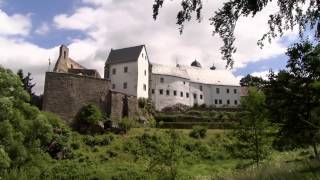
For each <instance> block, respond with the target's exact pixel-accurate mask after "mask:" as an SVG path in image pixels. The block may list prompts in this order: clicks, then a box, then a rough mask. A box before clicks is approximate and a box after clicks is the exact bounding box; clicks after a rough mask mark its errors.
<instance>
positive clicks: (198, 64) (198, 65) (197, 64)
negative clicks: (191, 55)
mask: <svg viewBox="0 0 320 180" xmlns="http://www.w3.org/2000/svg"><path fill="white" fill-rule="evenodd" d="M191 66H193V67H198V68H201V67H202V66H201V64H200V63H199V62H198V61H197V60H194V61H193V62H192V63H191Z"/></svg>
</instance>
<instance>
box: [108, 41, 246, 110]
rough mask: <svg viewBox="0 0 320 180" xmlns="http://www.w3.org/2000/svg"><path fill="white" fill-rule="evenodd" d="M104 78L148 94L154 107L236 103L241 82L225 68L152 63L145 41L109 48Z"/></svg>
mask: <svg viewBox="0 0 320 180" xmlns="http://www.w3.org/2000/svg"><path fill="white" fill-rule="evenodd" d="M104 78H105V79H109V80H110V81H111V86H112V90H114V91H118V92H122V93H125V94H128V95H133V96H137V97H138V98H150V99H151V100H152V102H153V103H154V105H155V107H156V109H157V110H161V109H163V108H164V107H167V106H172V105H175V104H177V103H181V104H185V105H188V106H193V105H195V104H198V105H202V104H206V105H208V106H216V107H237V106H239V103H240V91H241V89H240V86H239V81H238V80H237V79H236V77H235V76H234V75H233V74H232V73H231V72H230V71H228V70H210V69H205V68H202V67H201V65H200V63H199V62H197V61H194V62H192V64H191V66H185V65H177V66H176V67H170V66H165V65H160V64H154V63H151V62H150V60H149V56H148V53H147V50H146V47H145V46H144V45H141V46H135V47H129V48H123V49H111V52H110V54H109V56H108V59H107V61H106V64H105V74H104Z"/></svg>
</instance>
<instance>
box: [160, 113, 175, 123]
mask: <svg viewBox="0 0 320 180" xmlns="http://www.w3.org/2000/svg"><path fill="white" fill-rule="evenodd" d="M177 117H178V116H177V115H165V114H158V115H157V116H155V119H156V121H157V122H160V121H163V122H176V121H177Z"/></svg>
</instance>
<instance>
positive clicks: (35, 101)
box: [17, 69, 42, 109]
mask: <svg viewBox="0 0 320 180" xmlns="http://www.w3.org/2000/svg"><path fill="white" fill-rule="evenodd" d="M17 75H18V76H19V78H20V80H21V82H22V87H23V89H24V90H25V91H27V92H28V94H29V95H30V104H32V105H34V106H37V107H38V108H39V109H42V95H39V96H38V95H36V94H35V93H34V92H33V91H32V89H33V88H34V86H35V85H36V84H35V83H32V80H33V78H32V77H31V73H30V72H28V74H27V75H26V76H25V75H24V73H23V70H22V69H19V70H18V72H17Z"/></svg>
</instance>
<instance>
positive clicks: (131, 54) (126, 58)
mask: <svg viewBox="0 0 320 180" xmlns="http://www.w3.org/2000/svg"><path fill="white" fill-rule="evenodd" d="M143 47H145V46H144V45H140V46H134V47H128V48H122V49H111V52H110V53H109V56H108V59H107V61H106V64H116V63H123V62H131V61H137V60H138V58H139V55H140V53H141V51H142V49H143Z"/></svg>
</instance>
